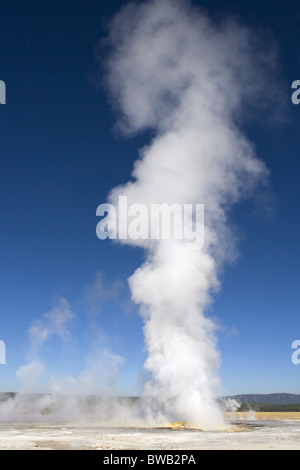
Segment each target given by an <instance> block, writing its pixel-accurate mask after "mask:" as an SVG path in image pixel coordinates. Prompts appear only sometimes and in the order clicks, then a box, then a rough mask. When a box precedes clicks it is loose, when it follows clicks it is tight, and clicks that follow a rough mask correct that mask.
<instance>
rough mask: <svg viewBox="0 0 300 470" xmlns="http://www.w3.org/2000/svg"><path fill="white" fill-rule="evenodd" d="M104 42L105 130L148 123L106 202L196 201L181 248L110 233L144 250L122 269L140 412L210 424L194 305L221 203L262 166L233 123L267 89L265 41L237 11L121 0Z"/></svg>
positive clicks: (216, 269) (214, 381) (213, 269)
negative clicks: (199, 227) (197, 217)
mask: <svg viewBox="0 0 300 470" xmlns="http://www.w3.org/2000/svg"><path fill="white" fill-rule="evenodd" d="M107 45H108V47H109V57H108V59H107V61H106V86H107V87H108V89H109V92H110V97H111V103H112V105H113V106H114V108H115V110H116V111H118V112H119V114H120V119H119V120H118V122H117V124H116V129H117V130H118V132H121V133H122V134H124V135H134V134H136V133H139V132H142V131H145V130H150V131H151V132H152V133H153V134H152V139H151V141H150V142H149V145H148V146H146V147H144V148H142V149H141V150H140V156H139V159H138V160H137V161H136V163H135V165H134V170H133V173H132V180H131V181H129V182H128V183H127V184H125V185H124V186H120V187H117V188H114V189H113V190H112V191H111V193H110V195H109V198H108V200H109V202H110V203H111V204H114V206H115V207H117V206H118V201H119V197H120V196H123V195H125V196H126V197H127V200H128V204H134V203H142V204H144V205H146V206H150V204H153V203H161V204H163V203H168V204H174V203H180V204H197V203H199V204H204V206H205V245H204V248H203V249H201V250H198V251H197V250H195V251H192V252H191V251H188V250H186V249H185V246H184V243H182V242H181V241H180V240H170V241H165V240H164V241H159V240H142V239H138V240H130V239H129V240H128V239H126V240H121V242H123V243H129V244H133V245H139V246H141V247H143V248H145V249H146V254H147V259H146V261H145V263H144V264H143V265H142V266H141V267H139V268H138V269H137V270H136V272H135V273H134V274H133V275H132V276H131V277H130V278H129V285H130V288H131V292H132V298H133V300H134V301H135V302H137V303H138V304H139V305H140V307H141V308H140V312H141V315H142V317H143V319H144V322H145V327H144V334H145V344H146V348H147V351H148V358H147V361H146V364H145V367H146V369H147V370H148V371H149V372H150V373H151V380H150V381H149V382H148V383H147V384H146V386H145V390H144V397H145V402H146V403H147V405H148V408H147V410H146V412H147V413H149V416H151V417H152V418H154V419H160V420H173V419H175V420H178V419H179V420H184V421H188V422H192V423H194V424H197V425H200V426H203V427H211V426H215V425H218V424H220V423H222V414H221V412H220V410H219V407H218V405H217V400H216V397H217V395H218V393H219V380H218V367H219V364H220V358H219V352H218V349H217V345H216V338H215V325H214V323H213V321H212V320H211V319H209V318H208V317H207V314H206V310H207V307H208V305H209V304H210V303H211V300H212V293H213V292H215V291H216V290H217V289H218V288H219V285H220V280H219V278H220V272H221V270H222V267H223V265H224V263H225V262H226V261H228V260H231V259H232V257H233V256H234V253H235V236H234V233H233V231H232V229H231V226H230V223H229V213H230V208H231V206H232V205H233V204H234V203H237V202H239V201H241V199H243V198H245V197H248V196H249V195H251V194H252V193H253V192H254V190H257V188H258V186H259V185H260V184H261V183H263V182H264V181H265V180H266V178H267V176H268V171H267V169H266V167H265V165H264V164H263V163H262V162H261V161H260V160H258V158H257V157H256V155H255V151H254V148H253V146H252V144H251V143H250V142H249V140H248V139H247V137H246V136H245V135H244V134H243V132H242V130H241V128H240V127H239V123H240V122H241V119H242V118H244V116H245V115H247V114H249V110H250V109H252V108H253V106H255V104H257V103H258V102H259V104H260V106H261V107H262V106H263V103H266V102H267V101H268V99H269V98H270V96H268V87H267V86H266V76H267V74H268V73H270V71H272V67H273V65H274V54H273V50H272V49H269V51H268V52H266V53H262V50H261V49H260V48H259V43H258V41H257V40H256V39H254V35H253V34H252V32H251V31H250V30H248V29H247V28H245V27H243V26H240V25H239V24H238V23H237V22H235V21H232V20H230V21H229V20H228V21H224V22H221V23H215V22H213V21H212V20H211V19H210V18H209V17H208V16H207V15H206V14H205V13H204V12H202V10H200V9H196V8H195V7H192V6H191V5H190V3H189V2H185V1H177V0H154V1H149V2H146V3H138V4H129V5H127V6H125V7H124V8H123V9H122V10H121V12H120V13H119V14H117V16H116V17H115V18H114V19H113V21H112V23H111V25H110V34H109V38H108V42H107ZM264 47H265V48H266V45H264ZM246 111H247V112H246ZM120 224H122V220H121V221H120Z"/></svg>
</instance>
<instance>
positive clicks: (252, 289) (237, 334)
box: [0, 0, 300, 394]
mask: <svg viewBox="0 0 300 470" xmlns="http://www.w3.org/2000/svg"><path fill="white" fill-rule="evenodd" d="M124 3H126V2H120V1H115V0H111V1H109V2H100V1H95V0H90V1H86V0H85V1H83V0H77V1H76V2H66V1H65V2H61V1H58V0H52V1H45V0H42V1H37V0H36V1H34V0H28V1H27V2H21V1H16V0H15V1H14V0H11V1H10V2H2V4H1V7H0V79H1V80H4V81H5V83H6V86H7V104H6V105H5V106H1V107H0V126H1V127H0V137H1V140H0V152H1V157H0V158H1V187H0V191H1V199H0V204H1V213H0V217H1V227H0V228H1V238H0V269H1V278H0V289H1V298H0V339H1V340H3V341H5V343H6V347H7V363H6V365H0V390H3V391H6V390H17V389H18V387H19V382H18V380H17V379H16V377H15V374H16V371H17V369H18V368H19V367H20V366H22V365H23V364H25V363H26V362H27V361H29V360H30V357H29V356H28V348H29V338H28V329H29V327H30V326H31V325H32V324H33V323H34V322H36V321H37V320H38V319H39V318H41V316H42V315H43V314H44V313H45V312H49V311H50V310H51V309H52V308H53V306H54V305H55V302H56V300H57V299H58V298H59V297H64V298H66V299H67V300H68V302H69V304H70V306H71V308H72V310H73V312H74V314H75V317H74V320H73V321H72V324H70V327H69V328H70V332H71V340H70V341H69V342H68V344H67V345H63V344H62V342H61V340H60V339H59V338H55V337H53V339H52V340H51V341H49V342H48V343H47V345H45V347H44V348H43V351H42V352H41V356H42V359H43V360H44V362H45V363H46V366H47V371H48V372H49V375H56V376H58V377H59V376H60V375H61V376H65V375H69V374H70V375H71V374H72V375H76V374H78V373H80V370H81V369H82V367H84V358H85V356H86V355H89V354H92V352H91V351H92V349H93V348H92V347H91V344H94V342H95V343H97V335H98V333H101V340H100V342H101V345H102V346H103V345H104V346H105V347H106V348H107V349H109V350H111V351H113V353H114V354H118V355H120V356H122V357H124V358H125V362H124V365H123V367H122V368H121V371H120V375H119V378H118V382H117V384H118V390H119V391H120V393H131V394H136V393H139V391H140V389H141V383H142V380H143V371H142V366H143V361H144V359H145V353H144V351H143V335H142V322H141V319H140V318H139V316H138V315H137V310H136V307H135V306H134V305H133V304H131V303H130V295H129V290H128V287H127V283H126V279H127V277H128V276H129V275H130V274H132V272H133V271H134V270H135V269H136V268H137V267H138V266H139V264H140V262H141V260H142V259H143V253H142V252H140V251H139V250H134V249H132V248H128V247H124V246H119V245H115V244H112V243H110V242H103V241H100V240H99V239H97V237H96V232H95V229H96V223H97V218H96V208H97V206H98V205H99V204H101V203H103V202H105V200H106V196H107V193H108V191H109V190H110V189H111V188H113V187H114V186H116V185H118V184H120V183H124V182H126V181H127V180H128V179H129V178H130V172H131V169H132V164H133V162H134V161H135V160H136V158H137V155H138V154H137V151H138V149H139V148H140V147H141V145H143V144H144V143H146V142H147V135H143V136H139V137H136V138H133V139H131V140H128V139H120V138H116V137H115V136H114V134H113V132H112V126H113V124H114V114H113V113H112V111H111V109H110V107H109V105H108V103H107V96H106V94H105V92H104V91H103V90H101V89H99V88H97V87H95V75H96V72H97V70H98V66H97V61H96V58H95V52H96V46H97V44H98V43H99V41H100V40H101V38H103V36H104V35H105V28H104V26H105V24H106V18H107V17H109V16H111V15H112V14H114V13H115V12H116V11H118V10H119V8H120V7H121V6H122V5H123V4H124ZM194 3H195V4H201V5H202V6H203V7H205V8H207V9H208V11H209V12H210V13H211V14H212V15H214V16H216V17H218V16H219V15H224V14H227V13H230V14H234V15H237V16H239V17H240V19H241V21H242V22H243V23H245V24H247V25H250V26H253V27H255V28H258V29H267V30H269V31H271V32H272V34H273V36H274V37H275V39H276V40H277V42H278V47H279V64H280V67H281V74H282V91H283V96H284V100H285V104H286V120H285V122H284V123H282V124H281V125H277V126H275V127H274V126H272V125H270V124H269V122H257V123H252V124H251V126H249V127H248V128H246V132H247V134H248V136H249V138H250V139H251V140H252V141H253V142H254V143H255V145H256V148H257V154H258V156H259V157H260V158H261V159H262V160H264V161H265V162H266V164H267V166H268V167H269V169H270V171H271V187H272V192H273V196H274V201H275V202H274V214H273V216H272V217H267V215H266V213H264V212H263V211H260V213H259V214H257V213H254V212H255V211H254V209H253V205H245V206H243V207H239V208H237V209H236V211H235V213H234V221H235V223H237V224H238V226H239V229H240V232H241V234H242V242H241V244H240V258H239V260H238V261H237V263H236V264H235V265H234V266H231V267H228V269H227V270H226V271H225V272H224V275H223V278H222V291H221V292H220V293H219V294H218V295H217V296H216V301H215V304H214V306H213V309H212V311H211V312H210V314H211V315H213V316H214V317H216V318H217V319H218V321H219V323H220V325H221V328H220V331H219V332H218V339H219V348H220V351H221V356H222V365H221V370H220V375H221V379H222V383H223V386H224V389H225V391H226V392H227V393H230V394H233V393H248V392H249V393H255V392H256V393H268V392H282V391H285V392H292V393H299V392H300V388H299V378H300V365H299V366H295V365H293V364H292V362H291V354H292V349H291V344H292V342H293V341H294V340H296V339H300V322H299V303H300V302H299V299H300V295H299V278H300V276H299V274H300V268H299V258H300V249H299V239H300V222H299V211H300V209H299V201H300V189H299V187H300V185H299V176H300V164H299V147H300V138H299V135H300V132H299V131H300V105H299V106H295V105H293V104H292V103H291V93H292V92H291V84H292V82H293V81H294V80H300V32H299V31H300V5H297V4H296V3H295V2H293V1H286V2H285V3H284V4H283V3H282V2H273V3H272V6H271V5H270V2H268V1H252V2H240V1H224V0H223V1H217V0H216V1H203V2H196V1H194ZM271 79H272V77H270V80H271ZM265 86H266V87H268V86H269V84H268V83H266V84H265ZM270 120H271V119H270ZM97 273H102V274H101V276H102V284H101V285H102V291H101V293H100V290H98V294H99V293H100V294H101V295H100V294H99V298H98V297H97V299H96V300H97V301H96V304H95V305H92V301H91V298H90V297H89V296H88V294H87V293H88V292H90V291H91V285H93V282H94V281H95V279H96V278H97ZM98 276H99V275H98ZM98 279H99V277H98ZM99 285H100V283H98V287H99ZM89 286H90V287H89ZM95 348H96V346H95Z"/></svg>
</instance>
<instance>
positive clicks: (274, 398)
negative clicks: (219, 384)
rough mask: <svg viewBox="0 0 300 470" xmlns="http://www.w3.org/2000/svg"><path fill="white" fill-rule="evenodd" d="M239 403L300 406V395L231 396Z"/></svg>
mask: <svg viewBox="0 0 300 470" xmlns="http://www.w3.org/2000/svg"><path fill="white" fill-rule="evenodd" d="M226 398H233V399H235V400H236V401H238V402H239V403H264V404H271V405H300V394H293V393H267V394H252V393H249V394H244V395H231V396H227V397H226Z"/></svg>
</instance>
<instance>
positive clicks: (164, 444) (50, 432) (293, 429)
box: [0, 413, 300, 450]
mask: <svg viewBox="0 0 300 470" xmlns="http://www.w3.org/2000/svg"><path fill="white" fill-rule="evenodd" d="M246 418H247V416H245V415H243V414H242V413H239V414H238V415H237V419H236V420H233V421H231V423H230V426H228V429H226V430H219V431H210V432H207V431H200V430H195V429H188V428H183V429H173V428H172V427H171V426H170V427H167V426H166V427H161V428H142V427H98V426H71V425H69V426H63V425H41V424H39V425H36V424H26V425H25V424H23V425H22V424H5V425H0V449H2V450H5V449H6V450H8V449H19V450H23V449H29V450H31V449H36V450H43V449H44V450H46V449H53V450H55V449H66V450H125V449H126V450H205V449H207V450H209V449H233V450H240V449H241V450H243V449H249V450H255V449H262V450H276V449H280V450H281V449H282V450H292V449H295V450H300V413H293V415H290V414H289V413H281V414H279V415H278V413H263V414H259V413H258V414H257V416H256V419H255V420H247V419H246Z"/></svg>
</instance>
